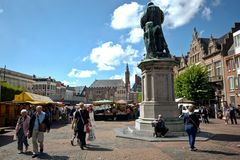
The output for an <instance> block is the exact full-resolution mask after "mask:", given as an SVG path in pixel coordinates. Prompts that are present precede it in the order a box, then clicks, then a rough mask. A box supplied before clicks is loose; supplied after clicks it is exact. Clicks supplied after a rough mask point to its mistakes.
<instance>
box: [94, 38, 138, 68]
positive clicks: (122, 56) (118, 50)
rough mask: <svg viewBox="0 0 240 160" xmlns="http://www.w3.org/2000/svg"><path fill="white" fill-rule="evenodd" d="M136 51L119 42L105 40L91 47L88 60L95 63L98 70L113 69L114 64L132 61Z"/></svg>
mask: <svg viewBox="0 0 240 160" xmlns="http://www.w3.org/2000/svg"><path fill="white" fill-rule="evenodd" d="M137 54H138V51H137V50H135V49H133V48H132V47H131V46H127V47H126V49H124V48H123V47H122V46H121V45H120V44H113V42H106V43H103V44H102V45H100V46H99V47H97V48H94V49H92V52H91V54H90V60H91V62H92V63H96V64H97V67H98V69H99V70H100V71H103V70H105V71H106V70H114V69H115V66H118V65H120V64H121V63H122V62H124V63H133V62H134V58H136V57H137V56H138V55H137Z"/></svg>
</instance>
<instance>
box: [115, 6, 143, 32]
mask: <svg viewBox="0 0 240 160" xmlns="http://www.w3.org/2000/svg"><path fill="white" fill-rule="evenodd" d="M142 11H143V6H142V5H140V4H138V3H137V2H132V3H130V4H127V3H125V4H123V5H122V6H120V7H118V8H117V9H115V10H114V12H113V16H112V22H111V26H112V28H114V29H126V28H135V27H138V26H139V25H140V16H141V12H142Z"/></svg>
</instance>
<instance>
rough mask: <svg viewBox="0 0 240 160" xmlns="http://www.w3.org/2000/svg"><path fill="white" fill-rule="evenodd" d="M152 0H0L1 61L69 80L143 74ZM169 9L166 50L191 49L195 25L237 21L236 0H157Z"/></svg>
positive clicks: (217, 29)
mask: <svg viewBox="0 0 240 160" xmlns="http://www.w3.org/2000/svg"><path fill="white" fill-rule="evenodd" d="M147 2H148V0H136V1H130V0H121V1H120V0H88V1H83V0H0V67H4V65H6V66H7V68H8V69H11V70H15V71H18V72H22V73H26V74H30V75H33V74H35V75H36V76H38V77H48V76H51V77H53V78H55V79H56V80H60V81H62V82H64V83H65V84H67V85H68V84H69V85H71V86H79V85H87V86H89V85H90V84H91V83H92V82H93V81H94V80H95V79H109V78H111V79H113V78H123V76H124V71H125V65H126V63H129V68H130V72H131V84H133V80H134V74H139V75H140V73H141V72H140V70H139V69H138V68H137V64H138V63H139V62H140V60H141V59H142V58H143V54H144V52H145V50H144V43H143V40H142V30H141V29H140V28H139V27H140V26H139V18H140V16H141V14H142V12H143V10H144V8H145V6H146V3H147ZM153 2H155V4H158V5H159V6H160V8H161V9H162V10H163V11H164V13H165V21H164V24H163V31H164V35H165V39H166V41H167V43H168V46H169V50H170V52H171V53H172V54H173V55H177V56H180V55H182V54H186V52H187V51H188V50H189V47H190V43H191V40H192V31H193V28H194V27H196V28H197V30H198V31H199V34H200V36H202V37H210V35H211V34H212V35H213V36H214V37H220V36H222V35H223V34H225V33H227V32H229V31H230V29H231V27H233V25H234V22H239V21H240V17H239V6H240V1H239V0H231V1H229V0H191V1H189V0H153Z"/></svg>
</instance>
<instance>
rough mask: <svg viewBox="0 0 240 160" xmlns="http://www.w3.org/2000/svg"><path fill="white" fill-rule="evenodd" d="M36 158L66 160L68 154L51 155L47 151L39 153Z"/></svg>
mask: <svg viewBox="0 0 240 160" xmlns="http://www.w3.org/2000/svg"><path fill="white" fill-rule="evenodd" d="M37 158H38V159H55V160H68V159H69V157H68V156H55V155H54V156H51V155H49V154H47V153H41V154H40V155H39V156H38V157H37Z"/></svg>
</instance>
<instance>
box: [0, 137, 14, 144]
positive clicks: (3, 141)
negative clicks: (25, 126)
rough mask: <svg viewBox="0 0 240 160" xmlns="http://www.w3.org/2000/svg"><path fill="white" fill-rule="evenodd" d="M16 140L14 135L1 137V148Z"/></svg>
mask: <svg viewBox="0 0 240 160" xmlns="http://www.w3.org/2000/svg"><path fill="white" fill-rule="evenodd" d="M13 141H15V140H14V135H0V147H1V146H4V145H7V144H9V143H12V142H13Z"/></svg>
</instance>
